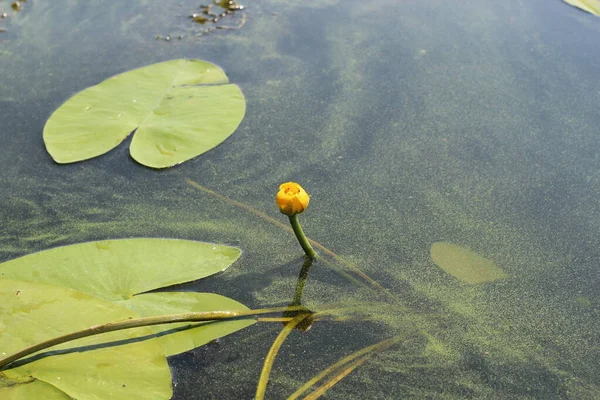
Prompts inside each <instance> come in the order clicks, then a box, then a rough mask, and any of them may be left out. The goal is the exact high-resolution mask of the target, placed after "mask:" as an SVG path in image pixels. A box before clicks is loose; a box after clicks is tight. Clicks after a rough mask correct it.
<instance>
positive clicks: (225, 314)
mask: <svg viewBox="0 0 600 400" xmlns="http://www.w3.org/2000/svg"><path fill="white" fill-rule="evenodd" d="M300 309H301V307H298V310H300ZM289 310H290V307H274V308H264V309H259V310H248V311H214V312H196V313H183V314H171V315H161V316H155V317H146V318H135V319H128V320H125V321H117V322H109V323H105V324H100V325H92V326H90V327H89V328H87V329H82V330H79V331H76V332H72V333H68V334H66V335H61V336H58V337H55V338H52V339H49V340H45V341H43V342H40V343H37V344H34V345H32V346H29V347H26V348H24V349H22V350H20V351H18V352H16V353H14V354H11V355H9V356H7V357H4V358H0V370H2V369H4V367H6V366H7V365H9V364H11V363H12V362H15V361H17V360H19V359H21V358H23V357H26V356H28V355H31V354H34V353H37V352H38V351H40V350H44V349H47V348H50V347H53V346H56V345H59V344H62V343H67V342H70V341H73V340H76V339H81V338H85V337H89V336H94V335H100V334H103V333H108V332H114V331H119V330H123V329H131V328H139V327H143V326H151V325H162V324H172V323H177V322H204V321H207V322H208V321H221V320H230V319H242V318H250V317H255V316H257V315H263V314H271V313H280V312H283V311H289Z"/></svg>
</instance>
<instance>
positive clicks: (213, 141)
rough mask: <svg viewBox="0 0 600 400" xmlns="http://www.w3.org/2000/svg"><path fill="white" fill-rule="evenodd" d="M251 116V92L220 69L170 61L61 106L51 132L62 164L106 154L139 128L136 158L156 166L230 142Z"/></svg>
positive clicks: (52, 149) (48, 139)
mask: <svg viewBox="0 0 600 400" xmlns="http://www.w3.org/2000/svg"><path fill="white" fill-rule="evenodd" d="M245 112H246V102H245V99H244V95H243V94H242V92H241V90H240V88H239V87H238V86H237V85H234V84H229V80H228V78H227V75H225V73H224V72H223V70H221V69H220V68H219V67H217V66H216V65H214V64H211V63H209V62H206V61H202V60H185V59H179V60H171V61H165V62H160V63H157V64H152V65H148V66H146V67H143V68H138V69H134V70H131V71H128V72H124V73H122V74H119V75H115V76H113V77H111V78H108V79H106V80H105V81H103V82H101V83H99V84H98V85H96V86H92V87H89V88H87V89H85V90H83V91H81V92H79V93H77V94H76V95H74V96H73V97H71V98H70V99H69V100H67V101H66V102H65V103H64V104H62V105H61V106H60V107H59V108H58V109H57V110H56V111H54V113H53V114H52V115H51V116H50V118H49V119H48V121H47V122H46V126H45V127H44V133H43V137H44V142H45V144H46V149H47V150H48V152H49V153H50V155H51V156H52V158H53V159H54V160H55V161H56V162H58V163H61V164H64V163H72V162H76V161H82V160H86V159H89V158H92V157H96V156H99V155H102V154H104V153H106V152H108V151H109V150H111V149H113V148H114V147H116V146H118V145H119V143H121V142H122V141H123V140H124V139H125V138H126V137H127V136H129V134H130V133H131V132H132V131H134V130H135V131H136V132H135V135H134V137H133V140H132V142H131V146H130V153H131V156H132V157H133V158H134V159H135V160H136V161H138V162H139V163H141V164H143V165H146V166H148V167H152V168H166V167H172V166H173V165H176V164H179V163H182V162H184V161H187V160H189V159H191V158H193V157H196V156H198V155H200V154H202V153H204V152H206V151H208V150H210V149H212V148H213V147H215V146H217V145H218V144H219V143H221V142H222V141H224V140H225V139H226V138H227V137H228V136H229V135H231V134H232V133H233V131H235V129H236V128H237V127H238V125H239V124H240V122H241V121H242V119H243V118H244V114H245Z"/></svg>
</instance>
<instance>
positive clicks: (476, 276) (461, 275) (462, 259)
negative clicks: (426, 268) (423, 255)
mask: <svg viewBox="0 0 600 400" xmlns="http://www.w3.org/2000/svg"><path fill="white" fill-rule="evenodd" d="M431 258H432V259H433V262H434V263H436V265H437V266H438V267H440V268H441V269H443V270H444V271H446V272H447V273H448V274H450V275H452V276H454V277H455V278H458V279H460V280H461V281H463V282H466V283H471V284H475V283H484V282H490V281H494V280H497V279H502V278H506V276H507V275H506V273H505V272H504V271H502V269H501V268H500V267H498V266H497V265H496V264H494V262H493V261H491V260H488V259H487V258H483V257H481V256H480V255H479V254H477V253H475V252H474V251H472V250H469V249H467V248H464V247H461V246H458V245H456V244H452V243H445V242H437V243H434V244H433V245H432V246H431Z"/></svg>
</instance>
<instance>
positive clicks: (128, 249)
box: [0, 238, 241, 312]
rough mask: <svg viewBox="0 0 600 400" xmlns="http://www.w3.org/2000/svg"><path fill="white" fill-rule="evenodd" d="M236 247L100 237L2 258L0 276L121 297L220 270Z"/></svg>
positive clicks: (236, 253) (232, 258)
mask: <svg viewBox="0 0 600 400" xmlns="http://www.w3.org/2000/svg"><path fill="white" fill-rule="evenodd" d="M240 253H241V252H240V250H239V249H237V248H235V247H229V246H223V245H217V244H213V243H204V242H195V241H190V240H179V239H155V238H134V239H119V240H105V241H97V242H86V243H80V244H75V245H70V246H63V247H56V248H53V249H50V250H45V251H42V252H39V253H33V254H29V255H26V256H23V257H20V258H16V259H14V260H10V261H6V262H4V263H2V264H0V278H9V279H17V280H25V281H30V282H42V283H48V284H53V285H58V286H64V287H67V288H71V289H75V290H78V291H80V292H84V293H87V294H90V295H93V296H96V297H99V298H102V299H105V300H123V299H129V298H131V297H132V296H133V295H135V294H137V293H142V292H146V291H149V290H153V289H158V288H161V287H165V286H170V285H175V284H179V283H183V282H188V281H191V280H196V279H200V278H204V277H207V276H210V275H213V274H215V273H217V272H220V271H223V270H224V269H226V268H227V267H229V266H230V265H231V264H232V263H233V262H234V261H235V260H236V259H237V258H238V257H239V256H240ZM182 312H183V311H182Z"/></svg>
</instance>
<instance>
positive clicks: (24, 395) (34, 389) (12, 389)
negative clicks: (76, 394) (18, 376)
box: [0, 378, 72, 400]
mask: <svg viewBox="0 0 600 400" xmlns="http://www.w3.org/2000/svg"><path fill="white" fill-rule="evenodd" d="M3 381H4V380H3V379H1V378H0V399H4V400H31V399H44V400H71V399H72V397H71V396H68V395H67V394H66V393H65V392H63V391H62V390H59V389H57V388H55V387H54V386H52V385H50V384H48V383H46V382H42V381H37V380H35V381H31V382H27V383H22V384H17V385H13V386H9V385H11V384H14V381H11V380H8V379H7V380H6V381H4V382H3ZM3 383H6V386H5V385H3Z"/></svg>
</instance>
